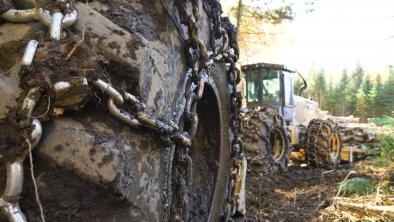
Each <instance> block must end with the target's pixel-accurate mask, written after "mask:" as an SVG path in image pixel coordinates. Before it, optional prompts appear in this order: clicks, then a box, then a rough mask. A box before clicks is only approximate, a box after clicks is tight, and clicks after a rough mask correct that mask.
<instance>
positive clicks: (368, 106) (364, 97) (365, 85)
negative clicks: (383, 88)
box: [357, 75, 374, 123]
mask: <svg viewBox="0 0 394 222" xmlns="http://www.w3.org/2000/svg"><path fill="white" fill-rule="evenodd" d="M372 87H373V86H372V82H371V79H370V77H369V75H366V76H365V78H364V81H363V82H362V85H361V88H360V89H359V90H358V95H357V111H358V114H359V116H360V121H361V122H362V123H366V122H368V117H371V115H372V109H373V106H374V104H373V101H372Z"/></svg>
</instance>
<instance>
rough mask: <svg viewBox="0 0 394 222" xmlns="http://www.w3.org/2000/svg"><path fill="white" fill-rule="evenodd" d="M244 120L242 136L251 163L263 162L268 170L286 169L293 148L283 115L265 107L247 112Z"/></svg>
mask: <svg viewBox="0 0 394 222" xmlns="http://www.w3.org/2000/svg"><path fill="white" fill-rule="evenodd" d="M242 122H243V126H242V136H243V140H244V146H245V149H246V150H247V157H248V159H249V162H250V164H251V165H254V164H260V165H261V164H262V165H263V168H264V169H265V171H268V172H270V171H271V170H275V169H279V170H282V171H286V170H287V163H288V158H289V154H290V152H291V149H290V145H289V138H288V133H287V130H286V128H285V121H284V119H283V117H282V116H281V115H280V114H279V113H278V112H276V111H275V110H273V109H270V108H268V107H263V108H260V109H256V110H254V111H250V112H247V113H245V114H244V117H243V121H242ZM256 154H257V155H256ZM266 168H267V169H266Z"/></svg>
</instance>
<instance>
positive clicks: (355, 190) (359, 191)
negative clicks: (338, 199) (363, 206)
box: [341, 177, 376, 195]
mask: <svg viewBox="0 0 394 222" xmlns="http://www.w3.org/2000/svg"><path fill="white" fill-rule="evenodd" d="M375 190H376V188H375V186H374V184H373V183H372V181H370V180H369V179H367V178H363V177H355V178H352V179H349V180H346V181H345V182H343V184H342V188H341V193H342V194H343V195H351V194H356V195H368V194H372V193H373V192H375Z"/></svg>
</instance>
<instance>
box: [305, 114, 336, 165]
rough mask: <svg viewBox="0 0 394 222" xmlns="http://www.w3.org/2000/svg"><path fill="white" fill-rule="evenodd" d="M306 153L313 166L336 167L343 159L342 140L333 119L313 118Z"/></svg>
mask: <svg viewBox="0 0 394 222" xmlns="http://www.w3.org/2000/svg"><path fill="white" fill-rule="evenodd" d="M305 141H306V144H305V154H306V160H307V163H308V165H309V166H311V167H329V168H335V167H336V166H337V165H338V164H339V163H340V161H341V151H342V142H341V137H340V134H339V130H338V127H337V125H336V124H335V123H334V122H333V121H331V120H321V119H313V120H311V122H310V123H309V125H308V128H307V132H306V139H305Z"/></svg>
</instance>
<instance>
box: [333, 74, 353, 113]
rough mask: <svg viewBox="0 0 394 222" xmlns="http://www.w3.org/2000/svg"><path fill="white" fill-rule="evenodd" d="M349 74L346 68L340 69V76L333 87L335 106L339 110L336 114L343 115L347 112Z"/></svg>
mask: <svg viewBox="0 0 394 222" xmlns="http://www.w3.org/2000/svg"><path fill="white" fill-rule="evenodd" d="M349 89H350V88H349V76H348V74H347V70H346V69H344V70H343V71H342V77H341V80H340V81H339V83H338V85H337V86H336V87H335V92H334V95H335V98H336V107H338V108H339V112H337V115H341V116H345V115H348V114H349V111H348V107H349V100H348V98H349V96H348V95H349V93H348V92H349Z"/></svg>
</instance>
